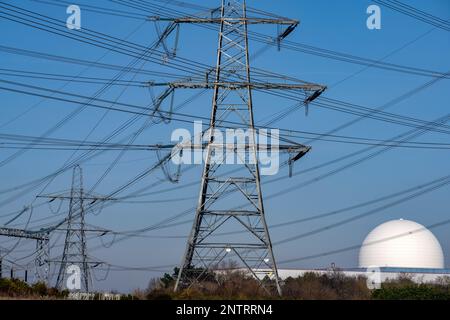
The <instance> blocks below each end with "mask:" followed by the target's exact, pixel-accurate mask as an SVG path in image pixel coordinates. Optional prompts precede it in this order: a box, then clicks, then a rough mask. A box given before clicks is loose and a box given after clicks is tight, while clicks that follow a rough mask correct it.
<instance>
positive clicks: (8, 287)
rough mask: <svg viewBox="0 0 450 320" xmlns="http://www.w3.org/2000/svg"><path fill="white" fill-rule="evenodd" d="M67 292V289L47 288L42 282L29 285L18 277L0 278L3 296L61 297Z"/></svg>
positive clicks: (0, 293) (1, 295)
mask: <svg viewBox="0 0 450 320" xmlns="http://www.w3.org/2000/svg"><path fill="white" fill-rule="evenodd" d="M68 294H69V292H68V291H60V290H58V289H56V288H49V287H47V285H46V284H45V283H43V282H37V283H35V284H32V285H29V284H28V283H26V282H24V281H22V280H19V279H8V278H0V297H3V298H29V299H33V298H34V299H41V298H49V299H61V298H65V297H67V296H68Z"/></svg>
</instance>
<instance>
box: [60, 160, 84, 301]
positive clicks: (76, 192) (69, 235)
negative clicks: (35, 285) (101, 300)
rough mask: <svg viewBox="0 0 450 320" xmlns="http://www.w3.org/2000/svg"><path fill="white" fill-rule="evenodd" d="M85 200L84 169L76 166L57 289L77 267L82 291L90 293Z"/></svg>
mask: <svg viewBox="0 0 450 320" xmlns="http://www.w3.org/2000/svg"><path fill="white" fill-rule="evenodd" d="M84 200H85V196H84V190H83V173H82V169H81V167H80V166H75V167H74V169H73V176H72V188H71V190H70V198H69V215H68V218H67V232H66V239H65V242H64V251H63V255H62V259H61V263H60V267H59V272H58V278H57V279H56V287H57V288H62V287H63V285H64V280H65V279H66V278H67V277H66V276H67V274H66V271H67V267H68V266H69V265H77V266H78V267H79V268H80V270H81V280H82V281H81V286H82V287H81V290H84V291H85V292H88V291H89V287H90V285H91V283H92V280H91V276H90V272H89V262H88V257H87V248H86V233H85V221H84Z"/></svg>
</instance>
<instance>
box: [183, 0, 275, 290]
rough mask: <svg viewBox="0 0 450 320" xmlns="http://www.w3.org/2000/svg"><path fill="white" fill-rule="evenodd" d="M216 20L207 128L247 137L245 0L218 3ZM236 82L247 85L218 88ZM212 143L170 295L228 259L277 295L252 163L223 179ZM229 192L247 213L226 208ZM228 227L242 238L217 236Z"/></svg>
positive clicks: (251, 124)
mask: <svg viewBox="0 0 450 320" xmlns="http://www.w3.org/2000/svg"><path fill="white" fill-rule="evenodd" d="M217 21H220V22H219V23H220V31H219V45H218V53H217V65H216V71H215V82H214V84H213V89H214V95H213V103H212V113H211V120H210V126H209V129H210V132H214V129H215V128H216V127H221V126H222V125H223V123H224V121H234V123H236V122H238V123H240V124H242V126H241V128H243V129H250V130H249V132H251V135H254V134H255V132H254V120H253V103H252V85H251V79H250V65H249V52H248V38H247V25H248V21H247V16H246V6H245V1H227V2H226V3H225V1H222V7H221V16H220V19H217ZM236 81H238V82H240V83H244V84H247V85H242V86H227V85H222V84H223V83H231V82H234V83H235V82H236ZM249 140H250V141H252V142H255V141H256V139H255V136H253V137H252V136H250V137H249ZM214 142H215V135H214V133H211V134H210V139H209V145H208V146H207V147H206V154H207V156H206V161H205V165H204V169H203V175H202V180H201V188H200V195H199V199H198V204H197V210H196V216H195V220H194V224H193V227H192V231H191V234H190V236H189V239H188V243H187V247H186V251H185V255H184V258H183V261H182V264H181V266H180V270H179V274H178V279H177V282H176V285H175V290H177V289H179V288H180V287H188V286H189V285H191V284H192V283H194V282H196V281H200V280H202V279H204V278H205V277H207V275H208V273H209V271H210V270H212V269H214V268H217V267H218V266H219V265H220V263H221V262H224V261H226V260H230V259H232V260H234V261H235V262H236V263H238V267H239V268H243V269H246V270H248V271H249V272H250V273H251V274H253V275H254V276H255V278H256V279H258V280H260V283H261V285H262V286H263V287H264V288H266V289H268V287H267V286H266V285H265V283H264V282H263V280H262V279H263V278H265V277H269V278H270V279H271V280H272V281H271V283H272V284H275V287H276V290H277V292H278V294H281V288H280V284H279V277H278V271H277V266H276V262H275V258H274V255H273V251H272V244H271V241H270V236H269V231H268V228H267V223H266V219H265V213H264V204H263V197H262V193H261V184H260V171H259V165H258V162H257V161H255V163H254V164H249V163H244V164H242V167H243V168H245V169H246V170H245V173H243V174H240V175H239V176H238V177H232V176H226V175H224V173H223V172H221V170H220V169H221V162H220V161H218V162H214V161H211V158H212V157H213V154H212V153H213V152H214V151H213V149H212V148H211V144H212V143H214ZM252 146H253V147H251V148H249V149H247V150H246V151H245V154H241V156H243V157H245V159H249V158H250V157H254V159H257V155H256V152H257V150H256V145H255V143H253V144H252ZM232 191H235V193H237V194H239V195H240V196H241V198H242V199H244V200H245V202H246V203H247V204H248V207H249V209H245V210H240V209H239V210H236V209H230V207H233V206H234V204H235V202H234V200H230V199H227V200H224V199H223V198H224V197H225V194H226V193H229V192H232ZM230 224H235V225H238V226H240V227H241V228H242V229H243V230H246V231H247V232H246V233H245V236H242V237H232V236H228V237H222V238H221V237H220V232H221V231H223V230H227V229H226V226H227V225H230ZM218 234H219V238H218V239H216V236H217V235H218ZM233 238H234V239H233ZM268 291H270V290H268Z"/></svg>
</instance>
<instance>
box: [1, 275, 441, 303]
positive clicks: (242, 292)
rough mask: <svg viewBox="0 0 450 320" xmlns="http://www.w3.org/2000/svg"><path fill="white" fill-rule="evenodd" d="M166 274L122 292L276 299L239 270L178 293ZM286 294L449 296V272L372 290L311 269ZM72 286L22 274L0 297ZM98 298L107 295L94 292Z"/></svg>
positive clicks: (143, 296) (59, 295) (49, 294)
mask: <svg viewBox="0 0 450 320" xmlns="http://www.w3.org/2000/svg"><path fill="white" fill-rule="evenodd" d="M177 274H178V270H177V269H175V270H174V272H173V273H172V274H167V273H166V274H164V276H163V277H161V278H159V279H158V278H157V279H152V280H151V281H150V284H149V286H148V288H147V289H146V290H135V291H134V292H133V293H132V294H129V295H122V296H121V299H127V300H128V299H133V300H170V299H182V300H183V299H198V300H202V299H214V300H221V299H230V300H233V299H235V300H238V299H239V300H247V299H255V300H258V299H273V298H274V297H276V295H271V294H269V293H268V292H266V291H265V290H264V289H262V288H261V286H260V285H259V282H258V281H257V280H255V279H254V278H252V277H249V276H248V275H246V274H244V273H242V272H238V271H224V272H222V273H220V274H219V273H218V274H216V275H215V276H214V277H212V276H211V274H209V275H208V276H207V277H206V280H205V281H202V282H200V283H195V284H194V285H192V286H191V287H190V288H189V289H185V290H181V291H180V292H177V293H174V291H173V288H174V285H175V279H176V275H177ZM264 281H265V285H266V286H267V287H269V288H272V289H271V290H272V293H274V292H275V286H274V283H272V282H270V280H268V279H265V280H264ZM282 289H283V297H282V299H290V300H370V299H375V300H450V277H444V278H441V279H438V281H437V282H436V283H433V284H431V283H421V284H418V283H415V282H413V281H412V280H411V277H410V276H408V275H404V276H401V277H399V278H398V279H395V280H390V281H387V282H385V283H383V284H382V287H381V288H380V289H376V290H369V289H368V288H367V285H366V278H364V277H358V278H355V277H347V276H345V275H344V274H343V273H341V272H329V273H326V274H318V273H306V274H304V275H302V276H299V277H296V278H288V279H286V280H285V281H284V282H283V284H282ZM68 297H69V292H68V291H67V290H65V291H60V290H58V289H56V288H49V287H47V286H46V285H45V284H44V283H41V282H38V283H35V284H32V285H29V284H27V283H26V282H24V281H21V280H19V279H7V278H3V279H0V299H1V298H4V299H5V298H6V299H66V298H68ZM93 299H94V300H95V299H102V298H101V296H100V294H98V293H97V294H95V296H94V298H93Z"/></svg>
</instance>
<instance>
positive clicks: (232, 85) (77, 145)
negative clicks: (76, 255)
mask: <svg viewBox="0 0 450 320" xmlns="http://www.w3.org/2000/svg"><path fill="white" fill-rule="evenodd" d="M123 2H124V1H123ZM138 2H141V3H144V2H145V1H136V3H138ZM117 3H119V2H117ZM124 3H125V2H124ZM174 3H175V2H174ZM176 3H178V4H180V5H181V4H183V3H182V2H180V1H176ZM91 7H93V6H91ZM97 9H98V8H97ZM97 11H99V10H97ZM249 11H250V10H249ZM252 12H254V11H252ZM29 13H30V12H28V13H27V14H29ZM117 13H118V14H119V12H117ZM16 14H18V11H17V10H15V15H14V17H13V18H14V19H18V20H16V22H18V21H22V20H21V19H19V17H20V16H17V15H16ZM120 14H122V16H123V15H124V12H121V13H120ZM188 18H189V19H187V18H183V19H184V20H179V21H178V23H187V22H192V21H193V20H195V19H194V18H193V17H192V16H190V17H188ZM153 19H154V18H153ZM201 22H219V21H212V20H209V21H206V20H205V21H201ZM249 34H251V33H249ZM101 37H102V39H104V40H106V39H109V40H112V41H113V42H114V41H115V40H113V39H111V38H109V37H105V36H104V35H102V36H101ZM92 39H93V38H92ZM249 39H251V37H250V36H249ZM284 43H287V41H284V42H283V43H282V44H280V45H281V46H282V45H283V44H284ZM116 44H117V45H119V44H118V43H116ZM272 45H273V43H272ZM135 48H138V46H135ZM164 54H165V53H164V52H162V51H160V52H159V53H158V55H159V56H160V57H162V56H163V55H164ZM173 58H175V57H173ZM136 59H137V58H136ZM183 60H184V61H188V60H186V59H183ZM197 65H198V66H200V64H197ZM109 66H110V67H111V68H114V66H113V65H109ZM179 66H180V67H181V66H182V64H180V65H179ZM119 68H120V67H119ZM183 68H185V67H183ZM205 68H206V70H208V69H210V67H209V66H206V65H202V66H201V69H202V70H205ZM130 70H131V71H135V72H137V73H138V72H140V71H141V70H142V69H137V68H136V69H131V68H130ZM187 70H189V69H188V68H185V69H184V71H187ZM190 70H191V71H192V70H200V69H195V68H192V69H190ZM21 72H22V74H20V73H21ZM195 72H196V75H192V74H191V76H190V79H188V80H195V81H196V82H195V83H193V84H189V85H186V83H187V82H186V80H185V79H186V77H185V76H180V75H174V74H172V77H173V78H179V79H180V80H181V81H179V82H178V83H176V82H172V83H170V84H169V86H178V87H180V86H181V87H183V88H186V87H188V86H192V87H202V88H207V89H208V88H211V87H212V88H213V89H215V88H219V90H220V89H222V90H223V89H226V90H238V89H242V88H238V87H236V83H239V79H232V81H230V82H229V83H226V84H224V83H218V82H202V80H204V72H202V71H195ZM202 73H203V75H202ZM255 74H258V75H260V76H261V75H262V76H268V74H264V72H258V71H257V70H255ZM4 75H9V76H18V77H28V78H33V77H42V79H44V78H43V77H45V76H49V77H50V78H48V79H47V80H64V79H68V78H70V77H71V76H67V75H55V74H53V75H51V74H43V73H41V74H38V73H34V74H33V72H29V71H19V72H17V71H15V70H4ZM152 75H154V76H167V77H171V76H170V75H169V74H162V73H156V72H155V73H153V74H152ZM210 75H211V78H214V77H215V76H217V74H214V73H213V72H212V73H210ZM229 76H230V78H231V77H232V76H233V77H234V75H232V76H231V75H229ZM447 76H448V74H443V73H433V77H435V78H444V79H446V78H447ZM255 79H256V78H255ZM108 80H110V79H101V78H88V77H84V78H83V77H78V79H76V80H75V82H76V81H79V82H82V81H86V83H88V81H97V83H98V84H108ZM183 81H184V82H183ZM295 81H297V80H295ZM254 83H255V87H254V88H255V89H262V87H261V86H262V85H261V84H260V83H261V82H260V81H254ZM140 84H141V83H139V85H140ZM152 84H154V83H147V85H152ZM111 85H121V86H134V85H136V86H138V82H136V81H128V82H127V81H125V80H119V79H117V80H115V81H111ZM225 85H226V86H225ZM249 85H250V83H244V84H243V85H242V86H243V87H246V86H249ZM296 85H297V86H298V84H296ZM258 86H259V88H258ZM35 88H36V89H38V87H35ZM264 89H270V88H267V87H264ZM297 89H298V87H297ZM5 90H8V89H5ZM16 92H20V90H18V91H16ZM22 93H23V92H22ZM283 96H284V97H286V98H289V99H295V100H296V101H299V100H300V97H298V96H295V95H285V94H283ZM45 98H48V97H47V96H45ZM83 98H84V97H83ZM332 100H333V99H327V98H325V99H323V98H319V99H318V100H317V101H315V102H313V103H314V104H315V105H316V106H319V107H327V106H328V108H335V106H340V107H343V106H344V104H343V102H339V101H337V100H334V101H332ZM61 101H66V100H61ZM321 101H322V102H321ZM104 102H106V101H104ZM333 103H334V104H335V105H332V107H330V106H331V105H330V104H333ZM348 106H349V105H347V106H346V107H348ZM354 106H355V105H354ZM354 106H353V107H354ZM343 109H344V108H342V109H341V110H343ZM142 110H144V109H143V108H142ZM117 111H118V110H117ZM362 111H364V112H362ZM366 112H373V110H368V109H366V110H363V109H359V111H358V113H357V112H354V111H352V114H356V115H360V116H364V115H366V114H367V113H366ZM135 114H136V116H141V115H144V114H145V112H142V113H141V114H138V112H136V113H135ZM380 115H381V113H380ZM159 116H160V117H161V118H162V119H163V118H167V117H170V118H171V119H173V120H174V121H178V119H176V117H175V116H176V114H172V113H171V114H170V115H167V114H166V113H165V111H162V113H159ZM383 116H386V117H390V118H389V120H388V118H380V119H384V120H382V121H395V122H393V123H397V124H401V123H402V124H404V125H406V124H407V123H409V125H410V126H413V127H414V128H417V129H420V128H424V127H426V129H427V131H428V130H432V131H436V132H439V131H441V132H440V133H447V132H446V131H445V127H446V126H447V125H445V124H444V123H436V124H435V125H433V126H425V125H427V124H428V123H427V122H426V121H423V120H420V119H411V118H410V119H406V117H404V118H402V119H399V118H396V120H394V118H395V117H392V114H391V115H389V116H388V115H387V114H383ZM394 116H395V115H394ZM157 117H158V116H157ZM186 117H187V118H189V117H192V115H186ZM417 120H418V121H417ZM181 121H183V120H181ZM185 121H188V120H185ZM223 123H224V124H225V125H224V126H220V125H216V126H217V127H226V125H229V124H231V123H230V122H227V121H223ZM412 123H414V125H412ZM255 127H256V126H255ZM286 131H290V130H286ZM297 134H305V133H300V132H297ZM288 136H289V135H287V134H286V135H285V137H288ZM291 136H293V135H292V133H291ZM320 136H322V138H321V137H320ZM300 137H301V136H300ZM324 137H327V138H328V140H330V141H334V142H339V141H336V140H332V139H338V137H336V136H334V135H332V134H323V135H322V134H313V136H312V137H311V139H313V140H321V139H322V140H326V139H325V138H324ZM10 138H11V137H10ZM15 138H16V139H17V138H19V139H21V137H15ZM22 138H24V137H22ZM32 138H33V137H32ZM34 138H36V137H34ZM34 138H33V139H31V140H28V141H32V140H33V141H34V143H33V145H34V146H35V148H39V147H46V146H48V145H53V146H55V145H56V146H57V145H58V144H59V145H60V146H64V144H65V145H66V147H68V148H73V150H84V151H94V150H99V151H105V150H108V147H109V148H111V150H133V148H141V149H144V148H146V147H147V148H154V149H153V150H159V149H160V148H161V146H157V145H148V146H145V145H133V144H126V143H125V144H120V143H119V144H114V143H102V142H94V143H92V144H90V145H89V143H90V142H89V141H88V140H86V141H69V140H66V141H56V140H53V141H52V140H51V139H45V138H42V139H41V141H40V142H36V139H34ZM301 138H304V137H301ZM341 138H342V141H340V142H342V143H344V141H345V139H347V138H351V137H345V138H344V137H339V139H341ZM353 138H355V139H353V143H358V142H357V140H362V138H358V137H353ZM370 140H373V141H372V142H370ZM375 140H376V139H365V140H364V142H361V143H363V144H371V143H372V144H373V146H388V147H398V146H401V145H402V144H403V145H404V146H405V147H420V148H426V144H425V143H423V144H421V143H415V142H409V144H407V143H408V141H401V140H398V141H395V140H394V141H393V140H391V141H390V142H387V143H386V144H383V142H382V141H380V140H376V141H375ZM24 141H26V139H24ZM391 142H392V144H390V143H391ZM114 145H115V146H114ZM439 145H441V146H444V145H445V144H439ZM16 146H17V147H18V148H20V146H21V145H20V144H16ZM84 147H85V148H86V149H83V148H84ZM434 147H436V146H434V145H433V144H430V145H429V148H434ZM30 148H33V147H30ZM162 226H163V225H162ZM55 230H56V229H55ZM119 269H120V268H119Z"/></svg>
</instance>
